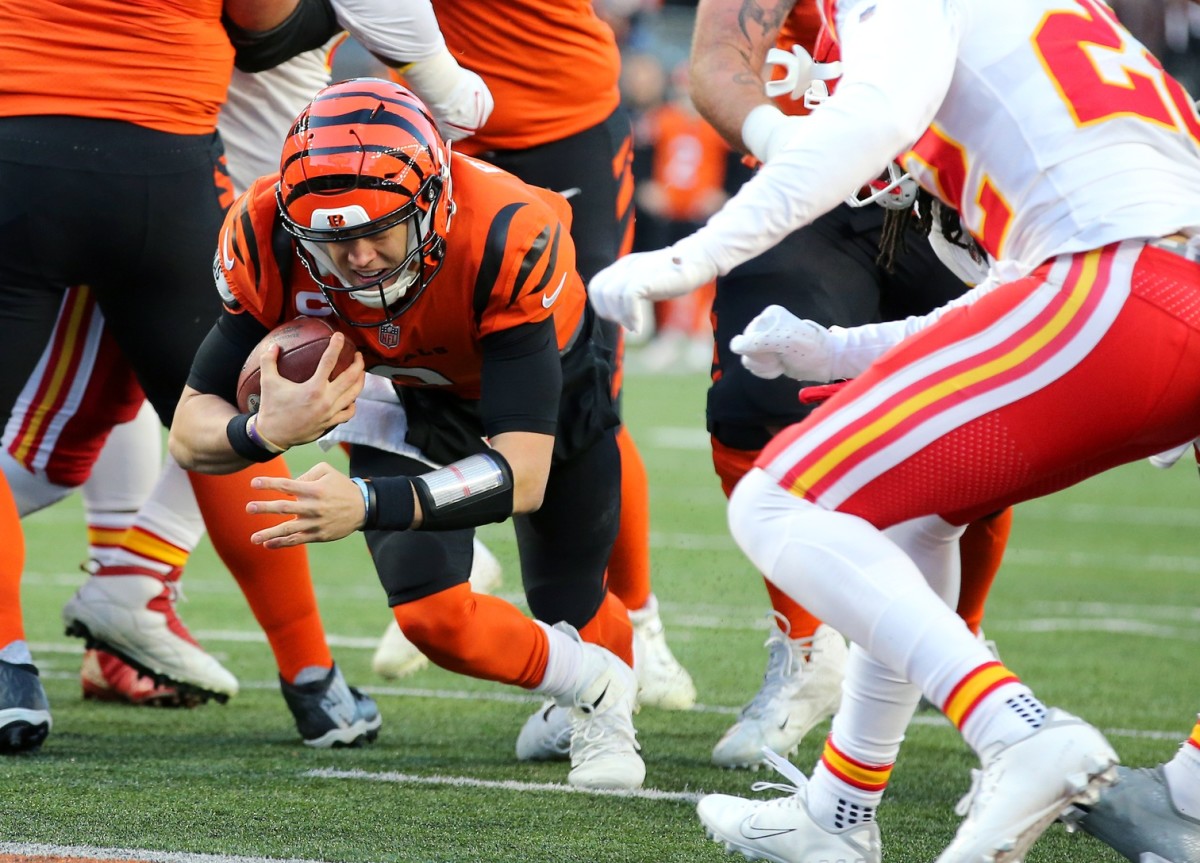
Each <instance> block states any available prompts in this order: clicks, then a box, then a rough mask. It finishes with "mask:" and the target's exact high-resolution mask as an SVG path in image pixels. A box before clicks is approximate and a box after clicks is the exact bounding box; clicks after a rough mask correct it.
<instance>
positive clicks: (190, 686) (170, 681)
mask: <svg viewBox="0 0 1200 863" xmlns="http://www.w3.org/2000/svg"><path fill="white" fill-rule="evenodd" d="M65 631H66V634H67V635H69V636H72V637H74V638H82V639H83V641H84V644H85V646H86V647H87V648H88V649H91V650H104V651H107V652H108V653H111V654H112V655H113V656H115V657H117V659H120V660H121V661H122V662H124V663H125V664H126V665H129V666H130V667H132V668H133V669H134V670H135V671H136V672H137V673H138V674H141V675H142V676H143V677H148V678H149V679H150V680H152V681H154V683H156V684H157V685H158V686H171V687H174V688H175V690H176V691H177V692H178V693H179V697H180V698H181V699H184V700H186V701H187V702H188V705H187V706H197V705H200V704H205V703H207V702H208V701H210V700H211V701H216V702H217V703H218V704H225V703H226V702H227V701H229V693H227V692H217V691H216V690H213V689H205V688H204V687H203V686H197V685H196V684H194V683H191V682H189V681H186V680H180V679H179V678H177V677H173V676H171V675H170V674H167V673H165V672H162V671H156V670H155V669H153V668H150V667H149V666H148V665H146V664H145V663H144V662H141V661H140V660H138V659H137V658H136V657H134V656H133V655H132V654H131V653H130V652H129V651H128V650H125V649H124V648H123V647H121V646H120V645H118V644H113V643H112V642H111V641H105V640H102V639H99V638H96V637H95V636H94V635H92V632H91V630H90V629H88V628H87V624H85V623H83V622H82V621H79V620H72V621H71V622H70V623H68V624H67V626H66V630H65Z"/></svg>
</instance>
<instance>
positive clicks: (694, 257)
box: [588, 237, 717, 333]
mask: <svg viewBox="0 0 1200 863" xmlns="http://www.w3.org/2000/svg"><path fill="white" fill-rule="evenodd" d="M691 239H692V238H691V237H687V238H685V239H683V240H680V241H679V242H678V243H676V244H675V245H673V246H668V247H667V248H665V249H659V250H657V251H654V252H638V253H636V254H632V255H626V256H625V257H623V258H620V259H618V260H617V261H616V262H615V263H612V264H610V265H609V266H607V267H605V268H604V269H603V270H601V271H600V272H598V273H596V275H594V276H593V277H592V280H591V282H589V283H588V297H589V298H590V299H591V303H592V308H594V309H595V310H596V314H598V315H599V316H600V317H602V318H605V319H606V320H610V321H616V322H617V323H619V324H621V325H623V326H624V327H625V329H627V330H629V331H630V332H631V333H640V332H641V331H642V327H643V326H644V325H645V324H646V321H645V319H644V316H645V308H646V303H645V302H643V301H644V300H648V301H650V302H652V303H654V302H658V301H660V300H669V299H672V298H673V297H681V296H683V295H684V294H687V293H691V292H692V291H694V290H695V289H696V288H698V287H700V286H701V285H704V284H707V283H708V282H711V281H712V280H713V279H715V278H716V277H717V265H716V264H715V263H713V262H712V260H711V259H709V257H708V256H707V255H706V254H704V250H703V249H702V248H701V247H700V244H699V243H695V242H689V240H691Z"/></svg>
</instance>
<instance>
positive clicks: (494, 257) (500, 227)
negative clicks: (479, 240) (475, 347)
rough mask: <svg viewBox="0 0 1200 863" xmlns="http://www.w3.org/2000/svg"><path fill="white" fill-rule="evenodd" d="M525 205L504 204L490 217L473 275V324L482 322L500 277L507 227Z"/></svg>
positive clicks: (506, 242)
mask: <svg viewBox="0 0 1200 863" xmlns="http://www.w3.org/2000/svg"><path fill="white" fill-rule="evenodd" d="M524 206H525V202H524V201H517V202H516V203H513V204H505V206H504V207H503V209H501V210H500V212H499V213H497V214H496V218H494V219H492V224H491V225H489V226H488V233H487V240H486V241H485V242H484V245H483V260H482V261H480V262H479V272H478V273H477V274H476V276H475V294H474V300H475V303H474V306H475V324H476V326H478V325H479V324H480V323H482V322H483V313H484V311H486V310H487V304H488V298H489V297H490V296H491V295H492V288H494V287H495V286H496V279H498V278H500V269H501V268H502V267H503V266H504V249H505V247H506V246H507V245H508V229H509V228H510V227H512V220H513V217H514V216H515V215H516V214H517V210H519V209H521V208H522V207H524Z"/></svg>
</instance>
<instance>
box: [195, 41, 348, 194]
mask: <svg viewBox="0 0 1200 863" xmlns="http://www.w3.org/2000/svg"><path fill="white" fill-rule="evenodd" d="M337 38H340V36H339V37H337ZM329 47H330V46H329V45H326V46H325V47H323V48H318V49H316V50H314V51H306V52H305V53H303V54H300V55H298V56H296V57H293V58H292V59H290V60H288V61H286V62H284V63H281V64H280V65H278V66H276V67H275V68H274V69H268V70H266V71H265V72H255V73H254V74H250V73H247V72H242V71H239V70H237V69H234V70H233V78H232V80H231V81H230V83H229V93H228V94H227V97H226V100H225V104H224V105H223V106H222V108H221V115H220V117H219V118H218V120H217V128H218V129H219V130H220V132H221V140H222V141H224V143H225V157H226V162H227V164H228V167H229V177H230V179H231V180H233V188H234V190H235V192H236V193H237V194H239V195H240V194H241V193H242V192H244V191H246V189H248V188H249V187H250V184H251V183H253V182H254V181H255V180H256V179H258V178H259V177H261V176H263V175H264V174H272V173H274V172H275V171H278V170H279V152H280V151H281V150H282V149H283V139H284V138H285V137H286V136H287V133H288V130H289V129H290V128H291V125H292V123H294V122H295V121H296V117H297V116H299V114H300V112H301V111H303V110H304V106H305V105H307V104H308V103H309V102H311V101H312V98H313V96H315V95H316V93H317V91H318V90H320V89H321V88H322V87H324V86H325V85H327V84H328V83H329V62H328V56H329Z"/></svg>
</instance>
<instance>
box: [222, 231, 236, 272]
mask: <svg viewBox="0 0 1200 863" xmlns="http://www.w3.org/2000/svg"><path fill="white" fill-rule="evenodd" d="M221 262H222V263H224V264H225V269H227V270H232V269H233V264H234V260H233V254H232V250H231V249H230V247H229V231H228V230H226V231H225V232H224V234H222V236H221Z"/></svg>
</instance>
